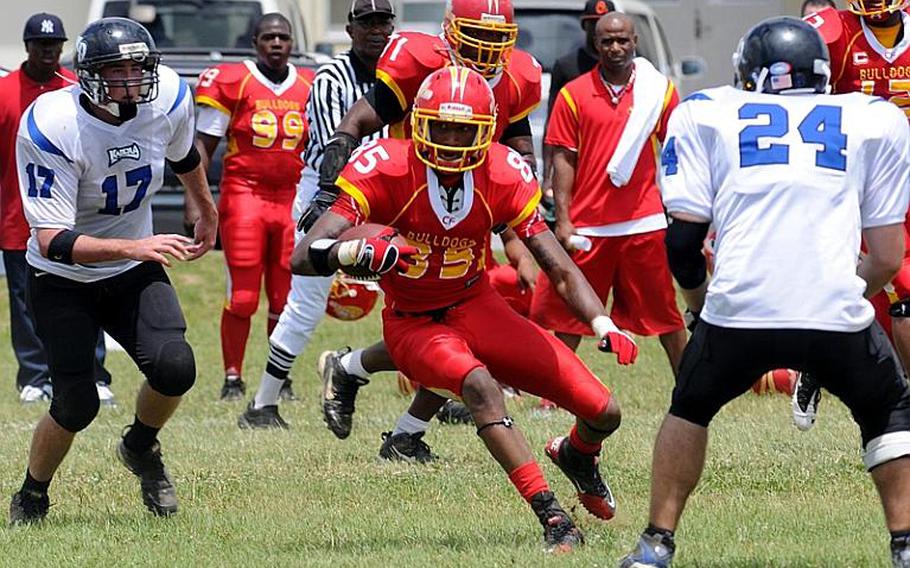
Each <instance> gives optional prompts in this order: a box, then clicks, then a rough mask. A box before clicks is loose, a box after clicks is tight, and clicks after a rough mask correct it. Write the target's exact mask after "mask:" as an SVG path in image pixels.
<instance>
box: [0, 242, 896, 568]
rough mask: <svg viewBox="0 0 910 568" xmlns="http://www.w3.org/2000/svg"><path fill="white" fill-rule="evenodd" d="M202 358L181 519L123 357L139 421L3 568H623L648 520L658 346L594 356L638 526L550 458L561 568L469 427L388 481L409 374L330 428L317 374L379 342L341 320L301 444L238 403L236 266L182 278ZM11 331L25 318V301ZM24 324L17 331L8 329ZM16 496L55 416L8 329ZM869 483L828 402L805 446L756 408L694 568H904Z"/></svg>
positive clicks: (736, 439)
mask: <svg viewBox="0 0 910 568" xmlns="http://www.w3.org/2000/svg"><path fill="white" fill-rule="evenodd" d="M171 277H172V279H173V280H174V282H175V284H176V286H177V288H178V291H179V294H180V299H181V302H182V304H183V308H184V310H185V312H186V314H187V320H188V321H189V325H190V330H189V340H190V342H191V343H192V345H193V347H194V349H195V351H196V357H197V366H198V369H199V377H198V379H197V382H196V386H195V388H194V389H193V390H192V391H191V392H190V393H189V395H188V396H187V397H186V400H185V402H184V404H183V406H182V407H181V408H180V409H179V410H178V411H177V414H176V416H175V417H174V419H173V420H172V421H171V422H170V423H169V424H168V426H167V427H166V429H165V430H164V431H163V432H162V435H161V436H160V438H161V440H162V443H163V447H164V452H165V458H166V462H167V464H168V466H169V468H170V470H171V472H172V473H173V474H174V476H175V477H176V480H177V484H178V493H179V497H180V500H181V502H180V506H181V510H180V513H179V514H178V515H177V516H176V517H175V518H172V519H156V518H153V517H151V516H150V515H149V514H148V513H147V512H146V511H145V509H144V508H143V507H142V504H141V501H140V499H139V495H138V482H137V480H136V479H135V478H134V477H133V476H131V475H130V474H129V473H128V472H127V471H126V470H125V469H123V467H122V466H121V465H120V464H119V463H118V462H117V461H116V458H115V456H114V447H115V443H116V442H117V439H118V435H119V433H120V430H121V428H122V427H123V426H124V425H125V424H127V423H129V422H130V420H131V417H132V406H133V405H132V399H133V397H134V396H135V393H136V391H137V388H138V385H139V384H140V381H141V376H140V374H139V373H138V371H137V370H136V368H135V367H134V366H133V364H132V362H131V361H130V360H129V358H128V357H127V356H126V355H125V354H123V353H114V354H111V355H110V356H109V368H110V369H111V371H112V372H113V374H114V377H115V378H114V390H115V392H116V394H117V396H118V397H119V399H120V401H121V404H120V406H119V407H117V408H116V409H102V411H101V413H100V415H99V417H98V418H97V419H96V420H95V422H94V423H93V424H92V425H91V426H90V427H89V428H88V429H87V430H86V431H85V432H83V433H82V434H81V435H80V436H79V437H78V438H77V440H76V443H75V445H74V448H73V451H72V452H71V453H70V455H69V457H68V458H67V460H66V461H65V462H64V464H63V466H62V468H61V469H60V471H59V473H58V474H57V477H56V479H55V480H54V483H53V485H52V487H51V499H52V501H53V503H54V505H53V507H52V508H51V511H50V515H49V516H48V519H47V521H46V522H45V523H44V524H43V525H41V526H37V527H29V528H16V529H9V528H0V565H3V566H7V565H8V566H57V565H78V566H100V565H104V566H194V567H200V566H252V565H262V566H266V565H278V566H303V565H306V566H333V567H334V566H414V565H434V566H453V567H454V566H459V567H461V566H537V565H545V566H616V563H617V560H618V559H619V558H620V557H621V556H622V555H623V554H624V553H625V552H626V551H627V550H628V549H629V548H630V546H631V545H632V544H633V543H634V542H635V540H636V538H637V535H638V533H639V531H640V530H641V529H642V528H643V526H644V524H645V523H646V521H647V506H648V501H647V500H648V483H649V475H650V474H649V466H650V461H651V447H652V443H653V440H654V435H655V433H656V430H657V426H658V424H659V421H660V419H661V417H662V415H663V414H664V412H665V410H666V408H667V405H668V401H669V397H670V391H671V385H672V379H671V376H670V372H669V368H668V366H667V363H666V359H665V357H664V354H663V352H662V350H661V349H660V346H659V344H658V343H657V342H656V341H652V340H647V341H642V342H641V344H642V353H641V356H640V358H639V363H638V364H637V365H635V366H634V367H632V368H631V369H628V370H627V369H619V368H618V367H617V366H616V365H615V364H614V363H613V362H612V357H611V356H606V355H602V354H599V353H597V352H596V350H595V349H594V347H593V344H592V343H590V342H588V343H584V344H583V345H582V347H581V349H580V353H581V355H582V357H583V358H584V359H585V361H586V362H587V363H588V364H589V365H590V366H591V367H592V368H593V369H594V370H595V372H597V373H598V374H599V376H600V377H601V378H602V379H603V380H604V381H605V383H606V384H608V385H610V387H611V388H613V389H614V391H615V393H616V395H617V396H618V398H619V400H620V402H621V403H622V406H623V410H624V418H623V425H622V428H621V429H620V430H619V431H618V432H617V433H616V434H615V435H614V436H613V437H612V438H611V439H610V440H608V441H607V443H606V444H605V458H604V462H603V471H604V472H605V475H606V477H607V479H608V481H609V482H610V484H611V486H612V488H613V490H614V492H615V493H616V495H617V499H618V504H619V512H618V515H617V517H616V518H615V519H614V520H613V521H611V522H609V523H601V522H599V521H597V520H596V519H594V518H593V517H591V516H589V515H587V513H585V512H584V511H583V510H582V509H581V507H578V506H577V505H578V503H577V499H575V497H574V494H573V492H572V491H571V486H570V484H569V482H568V481H567V480H566V479H565V478H563V477H562V476H561V475H560V474H559V472H558V471H557V470H556V468H555V467H553V466H552V465H551V464H549V463H548V462H546V463H545V458H544V459H542V460H541V463H542V467H543V468H544V472H545V474H546V475H547V478H548V479H549V481H550V483H551V486H552V488H553V490H554V491H555V492H556V493H557V495H558V496H559V498H560V500H561V501H562V503H563V505H564V506H566V507H572V508H574V516H575V518H576V519H577V521H578V523H579V525H580V526H581V527H582V529H583V530H584V531H585V534H586V537H587V546H586V547H585V548H584V549H582V550H580V551H579V552H577V553H574V554H572V555H568V556H564V557H558V558H551V557H547V556H545V555H544V554H543V553H542V552H541V546H540V528H539V526H538V525H537V521H536V520H535V518H534V517H533V515H532V514H531V512H530V510H529V508H528V507H527V505H526V504H525V503H524V502H523V501H522V500H521V499H520V498H519V497H518V495H517V493H516V492H515V490H514V489H513V488H512V487H511V485H510V484H509V483H508V480H507V478H506V476H505V475H504V474H503V473H502V472H501V471H500V470H499V468H498V466H497V465H496V464H495V463H494V461H493V460H492V458H490V457H489V455H488V454H487V453H486V451H485V449H484V447H483V445H482V444H481V442H480V441H479V440H478V439H477V437H476V436H475V435H474V433H473V430H472V429H469V428H466V427H457V426H452V427H446V426H440V425H437V424H434V426H433V427H432V429H431V431H430V432H429V434H428V436H427V441H428V442H429V443H430V444H431V446H432V447H433V449H434V451H435V452H436V453H437V454H439V455H440V456H441V458H442V459H441V460H440V461H439V462H438V463H436V464H433V465H430V466H427V467H420V466H408V465H399V464H388V463H379V462H378V461H377V460H376V452H377V450H378V448H379V442H380V439H379V434H380V432H381V431H383V430H389V429H391V427H392V425H393V424H394V420H395V419H396V417H397V416H398V414H399V413H400V412H401V411H402V410H403V409H404V408H405V407H406V406H407V400H406V399H404V398H402V397H401V396H400V395H399V394H398V393H397V389H396V386H395V377H394V375H393V374H391V373H389V374H384V375H379V376H377V377H375V378H374V379H373V382H372V384H370V385H369V386H368V387H366V388H365V389H364V390H362V391H361V396H360V398H359V400H358V413H357V415H356V416H355V429H354V432H353V434H352V435H351V437H350V438H349V439H347V440H345V441H339V440H336V439H335V438H334V437H333V436H332V435H331V434H330V433H329V431H328V430H326V429H325V427H324V425H323V423H322V420H321V414H320V411H319V407H318V391H319V384H318V379H317V377H316V374H315V371H314V369H315V363H316V358H317V357H318V355H319V353H320V351H322V350H324V349H327V348H337V347H338V346H341V345H344V344H351V345H365V344H366V343H368V342H372V341H373V340H375V339H376V338H378V337H379V318H378V314H373V315H371V317H370V318H369V319H368V320H367V321H366V322H364V323H358V324H344V323H340V322H336V321H327V322H326V323H325V324H324V325H322V326H321V327H320V328H319V330H318V332H317V333H316V335H315V338H314V340H313V342H312V344H311V346H310V348H309V349H308V350H307V351H306V353H305V354H304V355H303V356H302V357H301V358H300V359H299V360H298V362H297V365H296V367H295V369H294V372H293V375H292V376H293V378H294V379H295V385H296V388H297V391H298V394H299V395H302V400H301V401H300V402H297V403H293V404H286V405H284V406H283V407H282V413H283V415H284V416H285V418H286V419H287V420H288V421H289V422H290V423H291V426H292V430H291V431H289V432H278V433H275V432H241V431H239V430H238V429H237V427H236V418H237V415H238V414H239V413H240V412H241V411H242V409H243V404H245V403H239V402H238V403H219V402H217V397H218V390H219V388H220V384H221V380H222V371H221V353H220V342H219V332H218V329H219V318H220V311H221V305H222V303H223V294H224V292H223V290H224V285H223V266H222V257H221V255H220V253H213V254H210V255H209V256H207V257H206V258H204V259H203V260H201V261H199V262H198V263H195V264H192V265H185V266H181V267H179V268H177V269H175V270H172V271H171ZM0 312H2V313H3V314H6V313H8V312H7V306H6V296H5V294H4V295H3V296H2V297H0ZM263 313H264V309H260V311H259V314H257V317H256V319H255V321H254V325H253V333H252V334H251V338H250V343H249V347H248V352H247V359H246V368H245V376H246V377H247V380H248V381H249V382H250V383H251V384H250V386H251V388H252V389H255V387H256V385H257V384H258V377H259V375H260V373H261V369H262V367H263V365H264V361H265V356H266V337H265V319H264V316H263ZM3 319H4V320H6V317H5V316H4V318H3ZM0 342H2V343H3V344H4V348H3V349H2V352H0V376H2V377H4V378H5V380H6V381H7V386H6V388H5V389H4V390H3V391H2V392H4V393H5V395H4V396H2V397H0V417H2V419H0V420H2V422H0V424H2V431H3V435H2V436H0V456H2V457H3V459H2V460H0V479H3V480H4V481H3V484H2V487H3V492H4V494H5V495H9V494H11V493H13V492H14V491H15V490H16V489H18V486H19V484H20V483H21V480H22V476H23V475H24V468H25V463H26V456H27V451H28V444H29V439H30V436H31V430H32V427H33V426H34V424H35V422H36V421H37V420H38V418H39V417H40V416H41V415H42V413H43V412H44V410H45V408H44V407H42V406H30V407H22V406H20V405H19V402H18V398H17V396H16V394H15V391H14V390H13V384H14V380H13V377H14V372H15V363H14V359H13V356H12V351H11V349H9V348H8V347H5V346H6V345H9V327H8V322H6V321H4V322H3V324H2V327H0ZM525 398H526V400H525V401H524V402H523V403H520V404H514V405H513V410H512V413H513V416H514V417H515V418H516V420H517V421H518V424H519V426H520V427H521V428H522V429H523V430H524V432H525V434H526V435H527V436H528V438H529V440H530V442H531V444H532V447H533V448H535V450H536V452H537V456H538V458H543V452H542V447H543V444H544V443H545V442H546V440H547V439H548V438H549V437H550V436H552V435H557V434H561V433H564V432H566V431H567V429H568V427H569V426H570V424H571V419H570V417H569V416H568V415H567V414H565V413H563V412H557V413H554V414H551V415H547V416H540V415H538V414H537V413H535V412H534V411H533V410H532V408H533V406H534V402H533V401H531V400H527V398H529V397H525ZM883 523H884V521H883V516H882V513H881V511H880V508H879V505H878V500H877V498H876V495H875V491H874V489H873V487H872V484H871V481H870V480H869V479H868V476H867V475H866V474H865V473H864V471H863V468H862V465H861V462H860V452H859V441H858V432H857V429H856V427H855V426H854V425H853V423H852V422H850V420H849V416H848V413H847V412H846V410H845V408H844V407H843V406H842V405H841V404H840V403H838V402H836V401H834V399H833V398H832V397H827V398H826V399H825V400H824V404H823V407H822V416H821V419H820V424H819V425H818V427H816V428H815V429H814V430H813V431H811V432H809V433H807V434H800V433H798V432H796V430H795V429H794V428H793V427H792V425H791V424H790V419H789V401H788V400H787V399H786V398H785V397H782V396H767V397H756V396H754V395H752V394H748V395H746V396H744V397H743V398H742V399H740V400H738V401H736V402H734V403H733V404H731V405H730V406H729V407H728V408H726V409H725V410H724V411H723V412H722V413H721V414H720V415H719V416H718V418H717V419H716V421H715V423H714V425H713V427H712V434H711V444H710V448H709V457H708V464H707V467H706V470H705V474H704V477H703V480H702V483H701V485H700V486H699V488H698V490H697V492H696V493H695V494H694V495H693V497H692V499H691V500H690V504H689V507H688V510H687V511H686V514H685V516H684V517H683V522H682V526H681V527H680V530H679V532H678V538H677V542H678V545H679V550H678V555H677V565H678V566H703V567H708V566H710V567H721V566H723V567H729V566H787V567H797V566H800V567H802V566H885V565H886V564H888V552H887V544H888V540H887V532H886V531H885V529H884V524H883Z"/></svg>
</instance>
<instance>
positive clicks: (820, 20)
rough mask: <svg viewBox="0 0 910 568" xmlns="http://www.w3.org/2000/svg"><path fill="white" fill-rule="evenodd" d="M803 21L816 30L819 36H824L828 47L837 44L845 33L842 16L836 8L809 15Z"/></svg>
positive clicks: (823, 38)
mask: <svg viewBox="0 0 910 568" xmlns="http://www.w3.org/2000/svg"><path fill="white" fill-rule="evenodd" d="M803 20H805V21H806V22H807V23H808V24H809V25H810V26H812V27H813V28H815V29H816V30H817V31H818V33H819V35H821V36H822V40H824V42H825V43H826V44H828V45H830V44H832V43H834V42H836V41H837V40H838V39H840V36H841V35H842V34H843V33H844V24H843V22H842V21H841V14H840V12H838V11H837V10H836V9H834V8H830V7H828V8H825V9H824V10H821V11H819V12H816V13H814V14H809V15H808V16H806V17H805V18H803Z"/></svg>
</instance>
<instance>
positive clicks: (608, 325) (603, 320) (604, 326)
mask: <svg viewBox="0 0 910 568" xmlns="http://www.w3.org/2000/svg"><path fill="white" fill-rule="evenodd" d="M591 329H593V330H594V335H596V336H597V337H604V336H605V335H607V334H608V333H610V332H612V331H619V328H618V327H616V324H615V323H613V320H611V319H610V318H609V317H608V316H597V317H596V318H594V319H592V320H591Z"/></svg>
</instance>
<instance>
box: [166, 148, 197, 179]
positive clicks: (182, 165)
mask: <svg viewBox="0 0 910 568" xmlns="http://www.w3.org/2000/svg"><path fill="white" fill-rule="evenodd" d="M201 162H202V156H200V155H199V150H197V149H196V145H195V144H193V145H192V146H190V151H189V152H188V153H187V155H186V156H184V157H183V158H182V159H180V160H177V161H176V162H172V161H170V160H167V163H168V165H169V166H171V169H172V170H174V173H175V174H177V175H181V174H188V173H190V172H191V171H193V170H195V169H196V166H198V165H199V164H200V163H201Z"/></svg>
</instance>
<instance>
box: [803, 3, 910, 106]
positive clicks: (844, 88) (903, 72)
mask: <svg viewBox="0 0 910 568" xmlns="http://www.w3.org/2000/svg"><path fill="white" fill-rule="evenodd" d="M901 16H902V17H903V21H904V23H903V25H904V37H903V39H901V41H900V42H899V43H898V44H897V45H895V46H894V47H893V48H886V47H884V46H883V45H882V44H881V43H880V42H879V41H878V39H876V37H875V34H873V33H872V31H871V30H870V29H869V27H868V26H867V25H866V23H865V22H864V21H863V19H862V17H860V16H858V15H856V14H853V13H851V12H849V11H847V10H840V11H838V10H835V9H834V8H825V9H824V10H822V11H820V12H817V13H815V14H812V15H810V16H806V18H805V20H806V22H808V23H809V24H811V25H812V26H813V27H814V28H816V29H817V30H818V32H819V33H820V34H821V36H822V39H824V40H825V43H826V44H828V52H829V53H830V55H831V88H832V90H833V92H835V93H855V92H861V93H865V94H867V95H876V96H879V97H882V98H883V99H885V100H888V101H891V102H892V103H894V104H896V105H897V106H898V107H900V108H901V110H903V111H904V113H905V114H906V115H907V117H908V119H910V33H908V31H910V15H908V14H907V13H902V14H901Z"/></svg>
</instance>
